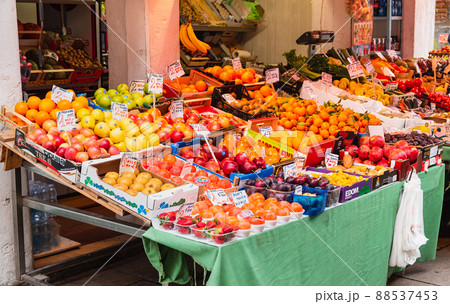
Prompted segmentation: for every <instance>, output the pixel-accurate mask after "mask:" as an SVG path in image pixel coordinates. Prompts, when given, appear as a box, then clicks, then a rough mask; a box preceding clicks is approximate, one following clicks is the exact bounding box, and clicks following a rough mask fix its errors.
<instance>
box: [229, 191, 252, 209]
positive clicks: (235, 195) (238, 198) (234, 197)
mask: <svg viewBox="0 0 450 304" xmlns="http://www.w3.org/2000/svg"><path fill="white" fill-rule="evenodd" d="M228 199H229V200H230V201H231V202H232V203H234V205H235V206H236V207H241V206H242V205H244V204H246V203H248V202H249V201H248V196H247V193H246V192H245V190H241V191H238V192H232V193H230V194H228Z"/></svg>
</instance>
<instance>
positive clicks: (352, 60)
mask: <svg viewBox="0 0 450 304" xmlns="http://www.w3.org/2000/svg"><path fill="white" fill-rule="evenodd" d="M347 59H348V62H350V63H356V59H355V57H353V56H350V57H348V58H347Z"/></svg>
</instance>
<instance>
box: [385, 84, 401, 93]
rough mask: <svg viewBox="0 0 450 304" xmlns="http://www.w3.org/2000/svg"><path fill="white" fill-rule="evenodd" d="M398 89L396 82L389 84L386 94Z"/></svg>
mask: <svg viewBox="0 0 450 304" xmlns="http://www.w3.org/2000/svg"><path fill="white" fill-rule="evenodd" d="M397 89H398V83H397V82H394V83H388V84H387V85H386V90H385V91H386V92H391V91H395V90H397Z"/></svg>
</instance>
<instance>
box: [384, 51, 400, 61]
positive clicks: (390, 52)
mask: <svg viewBox="0 0 450 304" xmlns="http://www.w3.org/2000/svg"><path fill="white" fill-rule="evenodd" d="M386 53H388V55H389V56H391V57H392V59H396V58H397V57H398V55H397V52H396V51H394V50H387V51H386Z"/></svg>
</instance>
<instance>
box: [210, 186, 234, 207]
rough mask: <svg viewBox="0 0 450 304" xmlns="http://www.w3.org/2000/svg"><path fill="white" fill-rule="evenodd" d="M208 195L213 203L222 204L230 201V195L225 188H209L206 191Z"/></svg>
mask: <svg viewBox="0 0 450 304" xmlns="http://www.w3.org/2000/svg"><path fill="white" fill-rule="evenodd" d="M206 196H207V197H208V199H209V200H210V201H211V203H212V204H213V205H219V206H222V205H224V204H229V203H230V201H229V200H228V196H227V194H226V193H225V191H223V189H215V190H208V191H206Z"/></svg>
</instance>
